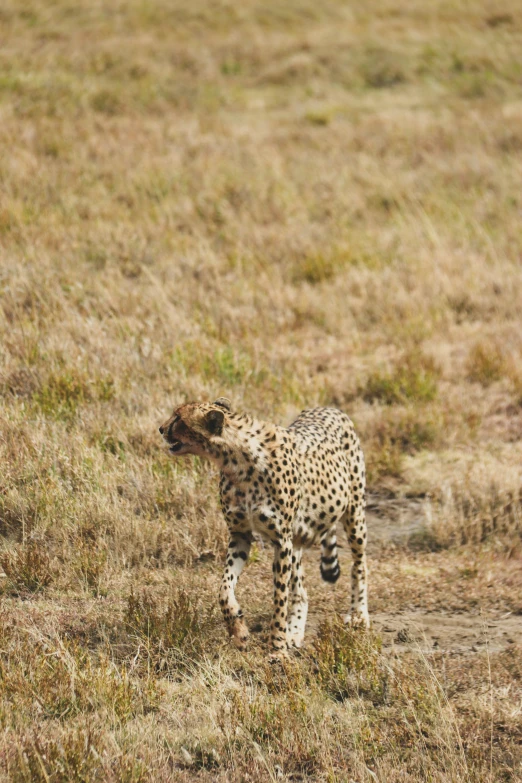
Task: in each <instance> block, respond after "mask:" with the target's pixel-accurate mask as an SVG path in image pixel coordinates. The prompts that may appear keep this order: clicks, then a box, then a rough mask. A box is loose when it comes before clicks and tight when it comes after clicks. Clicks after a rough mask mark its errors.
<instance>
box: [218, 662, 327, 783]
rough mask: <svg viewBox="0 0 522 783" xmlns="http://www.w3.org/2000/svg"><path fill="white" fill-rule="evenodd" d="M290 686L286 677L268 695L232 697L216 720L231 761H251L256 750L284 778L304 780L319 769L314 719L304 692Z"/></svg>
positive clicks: (314, 715) (238, 694)
mask: <svg viewBox="0 0 522 783" xmlns="http://www.w3.org/2000/svg"><path fill="white" fill-rule="evenodd" d="M292 682H294V679H293V678H292V677H290V680H289V682H286V683H285V682H284V681H282V682H280V684H279V687H278V688H277V689H271V690H270V691H269V692H268V693H267V692H266V691H265V690H263V689H260V690H258V691H257V692H255V693H254V694H253V695H249V694H248V692H244V691H243V692H242V693H236V694H234V695H233V697H232V700H231V704H230V710H229V712H228V714H227V715H225V714H222V715H221V717H220V728H221V730H222V733H223V734H224V735H225V736H228V737H229V742H228V748H227V750H228V753H229V756H230V759H231V760H233V759H234V757H235V756H237V754H240V755H241V756H246V757H247V758H248V757H250V759H251V760H253V759H255V758H256V757H258V756H259V751H257V748H259V749H263V752H265V753H267V754H269V756H270V757H272V758H273V759H277V763H278V765H279V766H280V768H281V769H283V770H284V771H285V772H286V774H295V775H305V776H308V775H313V774H314V773H315V772H317V770H318V769H320V767H321V743H320V740H319V738H318V737H317V720H318V718H317V715H316V714H314V710H313V709H312V705H311V703H310V698H308V697H307V696H308V694H307V692H306V691H304V692H303V691H298V690H296V689H294V688H292ZM302 685H303V681H302V680H301V686H302ZM238 729H239V731H238ZM245 740H246V741H245Z"/></svg>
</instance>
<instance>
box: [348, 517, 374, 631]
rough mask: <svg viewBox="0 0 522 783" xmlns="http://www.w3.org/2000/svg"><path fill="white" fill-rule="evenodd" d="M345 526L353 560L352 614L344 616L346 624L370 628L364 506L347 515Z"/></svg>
mask: <svg viewBox="0 0 522 783" xmlns="http://www.w3.org/2000/svg"><path fill="white" fill-rule="evenodd" d="M343 524H344V527H345V530H346V534H347V536H348V541H349V542H350V549H351V550H352V558H353V565H352V574H351V576H352V578H351V582H352V585H351V586H352V601H351V612H348V614H346V615H345V616H344V622H345V623H346V624H347V625H352V626H353V627H355V628H357V627H359V628H369V627H370V615H369V614H368V569H367V567H366V521H365V518H364V506H362V505H361V506H359V508H357V509H356V510H355V513H354V514H353V515H352V514H347V515H345V517H344V518H343Z"/></svg>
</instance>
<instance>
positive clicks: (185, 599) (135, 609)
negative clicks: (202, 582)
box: [125, 589, 207, 670]
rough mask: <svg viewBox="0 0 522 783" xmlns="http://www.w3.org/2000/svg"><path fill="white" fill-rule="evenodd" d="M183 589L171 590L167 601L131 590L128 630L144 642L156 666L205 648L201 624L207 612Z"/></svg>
mask: <svg viewBox="0 0 522 783" xmlns="http://www.w3.org/2000/svg"><path fill="white" fill-rule="evenodd" d="M202 612H203V610H202V609H201V607H200V606H199V604H198V602H197V601H196V602H194V601H193V599H192V598H191V596H190V595H189V594H188V593H187V592H186V591H185V590H182V589H181V590H177V591H173V592H172V593H171V595H170V596H169V597H168V599H167V602H166V605H164V604H162V603H161V602H160V601H158V600H157V599H155V598H154V597H153V596H152V595H149V594H147V593H142V594H140V595H136V594H135V593H134V592H131V594H130V596H129V597H128V599H127V609H126V612H125V625H126V628H127V631H128V632H129V633H130V634H132V635H134V636H136V637H137V638H138V639H140V640H141V641H142V642H145V644H146V647H147V651H148V654H149V656H150V658H151V659H152V660H153V662H154V665H155V666H156V668H158V669H160V670H161V669H164V668H166V667H167V666H168V663H169V661H173V660H174V661H176V662H177V663H182V662H183V660H184V659H191V658H194V657H197V656H199V655H201V654H202V653H203V651H204V639H203V636H202V627H203V625H204V623H205V621H206V619H207V616H204V617H203V618H202V616H201V615H202Z"/></svg>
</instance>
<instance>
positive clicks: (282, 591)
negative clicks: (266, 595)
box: [270, 538, 292, 658]
mask: <svg viewBox="0 0 522 783" xmlns="http://www.w3.org/2000/svg"><path fill="white" fill-rule="evenodd" d="M273 572H274V614H273V615H272V625H271V627H270V640H271V643H272V647H273V649H274V652H273V655H272V658H282V657H286V655H287V654H288V653H287V651H288V644H287V636H286V633H287V617H288V594H289V587H290V578H291V575H292V539H291V538H288V539H283V540H282V541H281V542H280V543H278V544H275V546H274V565H273Z"/></svg>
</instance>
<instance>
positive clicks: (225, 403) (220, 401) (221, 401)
mask: <svg viewBox="0 0 522 783" xmlns="http://www.w3.org/2000/svg"><path fill="white" fill-rule="evenodd" d="M212 405H219V407H220V408H224V409H225V410H226V411H229V410H231V409H232V406H231V404H230V400H229V399H228V397H218V398H217V400H214V402H213V403H212Z"/></svg>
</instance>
